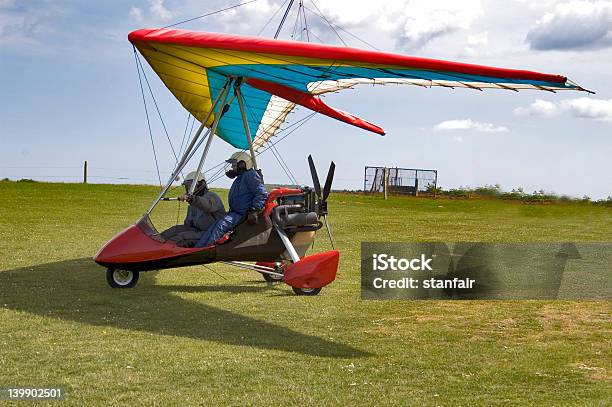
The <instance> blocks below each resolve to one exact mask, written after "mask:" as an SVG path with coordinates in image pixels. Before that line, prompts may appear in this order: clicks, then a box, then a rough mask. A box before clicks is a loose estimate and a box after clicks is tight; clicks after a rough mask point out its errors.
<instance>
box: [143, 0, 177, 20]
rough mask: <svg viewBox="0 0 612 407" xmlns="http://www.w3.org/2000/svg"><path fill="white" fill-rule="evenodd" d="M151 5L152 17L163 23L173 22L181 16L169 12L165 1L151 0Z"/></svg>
mask: <svg viewBox="0 0 612 407" xmlns="http://www.w3.org/2000/svg"><path fill="white" fill-rule="evenodd" d="M149 4H150V6H149V12H150V13H151V15H152V16H153V17H155V18H158V19H160V20H162V21H168V20H171V19H173V18H175V17H176V16H178V14H179V13H177V12H175V11H170V10H168V9H167V8H166V6H164V0H149Z"/></svg>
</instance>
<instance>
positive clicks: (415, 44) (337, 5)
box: [222, 0, 484, 51]
mask: <svg viewBox="0 0 612 407" xmlns="http://www.w3.org/2000/svg"><path fill="white" fill-rule="evenodd" d="M244 1H245V0H243V1H242V2H244ZM280 4H281V2H280V1H268V0H264V1H258V2H255V3H251V4H248V5H245V6H244V7H240V8H238V9H233V10H230V11H228V12H227V13H224V15H223V16H222V19H223V20H224V21H225V22H227V23H238V24H240V25H241V29H242V30H243V31H251V32H257V31H258V30H259V29H260V28H261V26H262V25H263V22H265V21H266V20H267V19H268V18H269V17H270V15H271V14H272V13H273V12H274V11H275V10H276V9H278V8H279V7H280ZM316 4H317V6H318V9H317V8H315V7H314V5H313V4H312V3H309V2H306V4H305V6H306V7H307V8H308V9H307V16H308V19H309V22H308V23H309V26H311V27H310V28H312V27H313V26H314V27H316V28H317V30H318V32H317V35H318V36H326V35H325V34H324V33H323V32H322V31H323V30H330V29H329V28H328V27H326V23H324V22H323V21H322V20H321V19H320V18H319V17H316V16H315V15H313V13H319V11H320V12H321V13H322V14H323V15H324V16H325V17H326V18H327V19H328V20H329V21H331V22H332V23H333V24H337V25H339V26H341V27H344V28H346V29H353V30H360V31H366V32H372V31H378V32H383V33H387V34H390V35H391V36H392V37H393V38H394V39H395V40H396V46H397V48H400V49H402V50H404V51H414V50H416V49H419V48H422V47H424V46H425V45H427V44H428V43H429V42H431V41H433V40H434V39H436V38H439V37H442V36H444V35H446V34H450V33H453V32H456V31H458V30H462V29H468V28H469V27H470V26H471V25H472V23H473V22H474V21H475V20H476V19H477V18H478V17H480V16H482V15H483V14H484V12H483V8H482V4H481V0H463V1H461V2H457V1H454V0H437V1H432V0H379V1H367V2H366V1H364V2H355V1H354V0H334V1H328V2H317V3H316ZM293 9H294V10H297V7H296V6H294V7H293ZM294 12H295V11H292V13H291V14H290V15H293V16H295V14H294ZM280 14H281V13H279V15H277V16H276V19H275V20H274V22H273V25H276V24H277V23H278V21H279V20H280ZM294 18H295V17H294ZM290 20H291V19H290V18H288V19H287V22H286V25H291V24H292V22H290ZM247 26H250V28H247ZM327 34H329V33H327ZM340 34H341V35H342V36H343V37H345V36H346V34H345V33H342V31H340ZM334 35H335V34H334Z"/></svg>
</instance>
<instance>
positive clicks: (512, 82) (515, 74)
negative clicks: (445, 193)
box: [128, 29, 589, 149]
mask: <svg viewBox="0 0 612 407" xmlns="http://www.w3.org/2000/svg"><path fill="white" fill-rule="evenodd" d="M128 38H129V40H130V42H131V43H132V44H133V45H134V46H135V47H136V48H138V50H139V51H140V53H141V54H142V55H143V56H144V58H145V59H146V60H147V61H148V63H149V64H150V65H151V67H152V68H153V70H154V71H155V72H156V73H157V74H158V75H159V77H160V78H161V79H162V81H163V82H164V84H165V85H166V86H167V87H168V89H170V91H171V92H172V93H173V94H174V96H175V97H176V98H177V99H178V100H179V101H180V102H181V104H182V105H183V106H184V107H185V109H187V110H188V111H189V112H191V114H193V115H194V116H195V117H196V118H197V119H198V120H200V121H202V120H204V118H205V115H206V114H207V112H208V111H209V110H210V108H211V106H212V101H213V100H214V99H215V98H216V96H217V95H218V94H219V92H220V91H221V89H222V87H223V85H224V84H225V82H226V78H227V77H228V76H233V77H242V78H244V81H243V84H242V87H241V91H242V94H243V95H244V98H245V102H246V105H247V106H246V107H247V112H248V121H249V126H250V128H251V131H252V132H253V133H255V139H254V146H255V148H256V149H258V148H261V146H263V145H264V143H265V142H266V141H267V140H269V139H270V138H271V137H272V136H274V134H275V133H276V132H277V131H278V129H279V128H280V126H281V125H282V124H283V123H284V122H285V120H286V118H287V116H288V115H289V113H290V112H291V111H292V110H293V108H294V107H295V106H296V105H301V106H304V107H306V108H308V109H311V110H313V111H316V112H319V113H321V114H324V115H326V116H329V117H332V118H335V119H337V120H341V121H343V122H346V123H349V124H352V125H355V126H357V127H360V128H363V129H366V130H369V131H372V132H375V133H379V134H384V130H383V129H382V128H380V127H378V126H376V125H374V124H372V123H369V122H367V121H365V120H363V119H360V118H358V117H356V116H354V115H352V114H350V113H346V112H343V111H340V110H337V109H334V108H333V107H331V106H328V105H327V104H325V103H324V102H323V101H322V100H321V98H320V97H319V95H321V94H324V93H327V92H337V91H340V90H343V89H347V88H351V87H353V86H355V85H357V84H374V85H378V84H409V85H416V86H423V87H430V86H442V87H448V88H469V89H476V90H483V89H502V90H512V91H518V90H523V89H535V90H542V91H548V92H556V91H560V90H577V91H586V92H589V91H587V90H586V89H584V88H582V87H580V86H578V85H577V84H575V83H573V82H572V81H570V80H568V79H567V78H566V77H564V76H561V75H550V74H543V73H538V72H532V71H524V70H515V69H503V68H494V67H488V66H480V65H471V64H464V63H458V62H450V61H443V60H435V59H427V58H418V57H411V56H405V55H398V54H391V53H385V52H377V51H367V50H360V49H355V48H348V47H337V46H329V45H322V44H313V43H303V42H295V41H281V40H272V39H266V38H259V37H246V36H239V35H228V34H218V33H207V32H195V31H185V30H170V29H143V30H138V31H134V32H132V33H130V35H129V37H128ZM213 119H214V116H213V117H211V118H210V119H209V123H206V124H207V125H210V124H211V123H212V120H213ZM217 134H218V135H219V137H221V138H222V139H224V140H225V141H227V142H228V143H229V144H231V145H232V146H234V147H237V148H242V149H246V148H248V146H247V141H246V138H245V136H244V129H243V125H242V121H241V115H240V109H239V107H238V103H237V101H234V102H233V103H232V104H231V105H230V108H229V110H228V111H227V112H226V113H225V115H224V116H223V119H222V120H221V121H220V123H219V127H218V129H217Z"/></svg>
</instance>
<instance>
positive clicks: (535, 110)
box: [514, 97, 612, 122]
mask: <svg viewBox="0 0 612 407" xmlns="http://www.w3.org/2000/svg"><path fill="white" fill-rule="evenodd" d="M565 112H567V113H570V114H571V115H572V116H574V117H578V118H582V119H590V120H596V121H601V122H610V121H612V99H608V100H606V99H592V98H589V97H581V98H576V99H565V100H561V101H559V102H547V101H544V100H539V99H538V100H536V101H535V102H533V103H532V104H531V105H529V106H527V107H519V108H516V109H514V113H516V114H518V115H522V116H525V115H528V116H539V117H554V116H557V115H559V114H561V113H565Z"/></svg>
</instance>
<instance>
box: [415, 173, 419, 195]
mask: <svg viewBox="0 0 612 407" xmlns="http://www.w3.org/2000/svg"><path fill="white" fill-rule="evenodd" d="M414 196H419V170H414Z"/></svg>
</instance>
